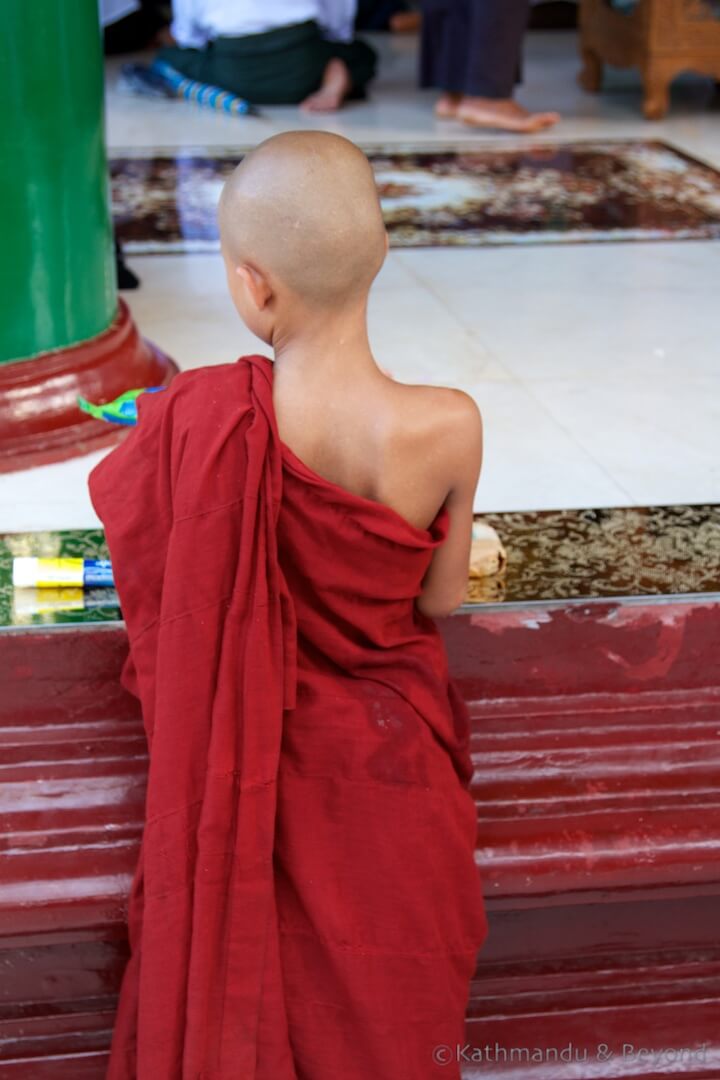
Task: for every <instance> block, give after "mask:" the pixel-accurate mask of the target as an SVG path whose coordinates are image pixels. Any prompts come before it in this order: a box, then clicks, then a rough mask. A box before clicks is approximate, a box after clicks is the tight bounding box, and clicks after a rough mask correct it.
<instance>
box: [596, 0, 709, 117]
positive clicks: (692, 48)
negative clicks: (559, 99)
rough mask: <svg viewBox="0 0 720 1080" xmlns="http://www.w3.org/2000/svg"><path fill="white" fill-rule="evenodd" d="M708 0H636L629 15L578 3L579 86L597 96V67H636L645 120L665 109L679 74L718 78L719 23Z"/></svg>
mask: <svg viewBox="0 0 720 1080" xmlns="http://www.w3.org/2000/svg"><path fill="white" fill-rule="evenodd" d="M717 14H718V13H717V10H716V9H715V8H713V7H712V6H711V4H710V2H709V0H638V2H637V5H636V6H635V7H634V8H632V9H631V10H629V11H621V10H618V9H615V8H613V7H612V6H611V4H610V3H609V0H580V51H581V54H582V60H583V68H582V71H581V73H580V77H579V81H580V85H581V86H582V87H583V88H584V89H585V90H588V91H590V92H592V93H597V92H598V91H599V90H600V88H601V84H602V74H603V64H613V65H615V66H617V67H638V68H640V71H641V72H642V77H643V84H644V88H645V98H644V103H643V111H644V113H645V116H646V117H647V118H648V120H659V119H661V118H662V117H663V116H664V115H665V113H666V112H667V110H668V104H669V91H670V83H671V82H672V80H673V79H674V78H675V76H676V75H679V74H680V72H682V71H687V70H691V71H697V72H699V73H701V74H703V75H710V76H712V77H713V78H715V79H720V20H719V19H718V17H717Z"/></svg>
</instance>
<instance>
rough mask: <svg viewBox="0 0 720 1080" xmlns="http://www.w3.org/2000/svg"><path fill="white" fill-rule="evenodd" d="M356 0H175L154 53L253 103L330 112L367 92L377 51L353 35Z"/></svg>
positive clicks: (184, 72)
mask: <svg viewBox="0 0 720 1080" xmlns="http://www.w3.org/2000/svg"><path fill="white" fill-rule="evenodd" d="M355 7H356V0H266V2H263V0H244V3H241V4H238V3H237V2H235V0H174V3H173V22H172V27H171V30H172V36H173V38H174V40H175V41H176V43H177V44H176V45H175V46H170V47H168V48H164V49H161V50H160V52H159V53H158V59H159V60H164V61H165V63H167V64H169V65H170V66H171V67H173V68H175V70H176V71H179V72H180V73H181V74H182V75H185V76H186V77H188V78H190V79H197V80H199V81H200V82H204V83H210V84H212V85H213V86H219V87H221V89H223V90H229V91H230V93H232V94H237V96H238V97H242V98H245V99H246V100H248V101H251V102H252V103H253V104H255V105H293V104H298V103H299V104H300V105H301V106H302V107H303V108H305V109H307V110H310V111H313V112H332V111H333V110H335V109H337V108H339V107H340V105H342V103H343V101H345V100H346V99H347V98H362V97H364V96H365V89H366V87H367V84H368V83H369V82H370V80H371V79H372V77H373V75H374V74H375V68H376V64H377V54H376V53H375V50H374V49H373V48H371V46H370V45H368V44H367V43H366V42H364V41H361V40H359V39H357V38H354V37H353V23H354V19H355Z"/></svg>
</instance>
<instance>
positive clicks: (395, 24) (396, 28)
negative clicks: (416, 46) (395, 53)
mask: <svg viewBox="0 0 720 1080" xmlns="http://www.w3.org/2000/svg"><path fill="white" fill-rule="evenodd" d="M388 25H389V27H390V29H391V30H392V32H393V34H413V33H414V32H415V31H416V30H419V29H420V26H421V25H422V15H421V14H420V12H419V11H396V12H395V14H394V15H391V16H390V19H389V22H388Z"/></svg>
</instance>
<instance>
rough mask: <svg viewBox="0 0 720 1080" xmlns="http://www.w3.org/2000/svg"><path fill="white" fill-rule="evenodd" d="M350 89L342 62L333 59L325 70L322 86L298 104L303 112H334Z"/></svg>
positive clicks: (348, 74)
mask: <svg viewBox="0 0 720 1080" xmlns="http://www.w3.org/2000/svg"><path fill="white" fill-rule="evenodd" d="M351 89H352V79H351V78H350V72H349V71H348V69H347V65H346V64H345V61H344V60H340V59H338V57H335V58H334V59H332V60H331V61H330V63H329V64H328V66H327V67H326V68H325V72H324V74H323V80H322V85H321V86H320V89H319V90H316V91H315V93H314V94H310V96H309V97H306V98H305V100H304V101H303V102H301V104H300V108H301V109H304V110H305V112H335V110H336V109H339V108H340V106H341V105H342V103H343V101H344V100H345V98H346V97H347V96H348V94H349V93H350V91H351Z"/></svg>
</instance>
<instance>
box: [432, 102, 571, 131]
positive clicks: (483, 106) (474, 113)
mask: <svg viewBox="0 0 720 1080" xmlns="http://www.w3.org/2000/svg"><path fill="white" fill-rule="evenodd" d="M441 100H442V99H441ZM455 115H456V116H457V118H458V120H462V121H463V123H464V124H471V125H472V126H473V127H485V128H499V129H500V130H501V131H522V132H527V133H532V132H534V131H543V130H544V129H545V128H549V127H552V126H553V124H556V123H557V122H558V120H559V119H560V115H559V113H555V112H547V113H531V112H528V110H527V109H524V108H523V107H522V105H518V103H517V102H516V101H513V100H512V98H508V99H507V100H498V99H495V98H480V97H464V98H463V99H462V101H460V103H459V104H458V106H457V108H456V110H455Z"/></svg>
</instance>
